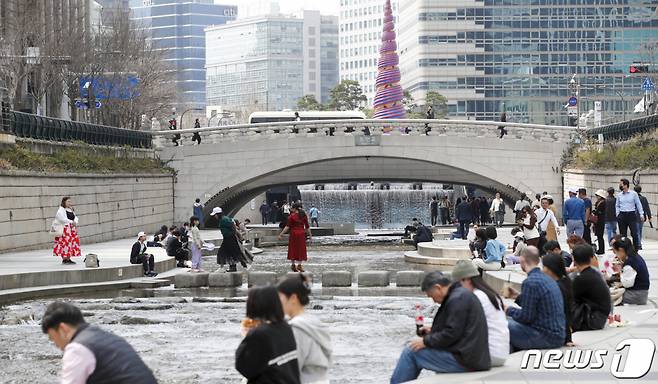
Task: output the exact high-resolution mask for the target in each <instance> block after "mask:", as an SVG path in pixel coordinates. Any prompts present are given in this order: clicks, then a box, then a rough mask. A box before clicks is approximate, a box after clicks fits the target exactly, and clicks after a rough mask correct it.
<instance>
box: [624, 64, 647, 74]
mask: <svg viewBox="0 0 658 384" xmlns="http://www.w3.org/2000/svg"><path fill="white" fill-rule="evenodd" d="M628 72H630V73H648V72H649V66H648V65H643V64H632V65H631V66H630V67H629V68H628Z"/></svg>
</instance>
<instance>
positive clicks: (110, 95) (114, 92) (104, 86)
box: [79, 74, 139, 100]
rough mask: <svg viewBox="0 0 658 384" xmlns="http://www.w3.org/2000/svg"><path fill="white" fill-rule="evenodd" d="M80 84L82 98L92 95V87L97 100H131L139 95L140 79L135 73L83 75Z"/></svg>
mask: <svg viewBox="0 0 658 384" xmlns="http://www.w3.org/2000/svg"><path fill="white" fill-rule="evenodd" d="M79 85H80V97H82V98H88V97H90V92H89V90H90V89H91V94H92V95H93V97H94V99H96V100H107V99H119V100H131V99H134V98H136V97H139V89H138V86H139V79H138V78H137V77H136V76H134V75H123V74H117V75H111V76H102V77H81V78H80V80H79Z"/></svg>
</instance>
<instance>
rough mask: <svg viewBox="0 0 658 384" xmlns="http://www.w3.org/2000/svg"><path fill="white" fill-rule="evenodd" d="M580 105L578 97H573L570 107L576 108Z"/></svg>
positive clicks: (570, 100)
mask: <svg viewBox="0 0 658 384" xmlns="http://www.w3.org/2000/svg"><path fill="white" fill-rule="evenodd" d="M577 104H578V98H577V97H576V96H571V97H570V98H569V106H570V107H575V106H576V105H577Z"/></svg>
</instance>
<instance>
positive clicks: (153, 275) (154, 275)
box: [149, 272, 158, 277]
mask: <svg viewBox="0 0 658 384" xmlns="http://www.w3.org/2000/svg"><path fill="white" fill-rule="evenodd" d="M157 275H158V274H157V273H155V272H151V273H149V277H156V276H157Z"/></svg>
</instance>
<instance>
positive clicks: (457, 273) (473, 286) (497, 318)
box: [452, 260, 509, 367]
mask: <svg viewBox="0 0 658 384" xmlns="http://www.w3.org/2000/svg"><path fill="white" fill-rule="evenodd" d="M452 280H453V281H455V282H459V283H460V284H461V285H462V287H464V288H466V289H468V290H469V291H471V292H473V294H474V295H475V296H476V297H477V298H478V300H479V301H480V305H482V310H484V317H485V318H486V319H487V330H488V333H489V355H490V357H491V366H492V367H502V366H503V365H504V364H505V360H507V357H508V356H509V329H508V328H507V317H506V316H505V311H504V310H503V299H502V298H501V297H500V295H498V293H496V291H495V290H494V289H493V288H491V287H490V286H489V284H487V283H486V282H485V281H484V279H482V276H480V273H479V272H478V270H477V268H475V267H474V266H473V264H471V263H469V262H468V261H467V260H459V261H458V262H457V264H455V267H454V268H453V269H452Z"/></svg>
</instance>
